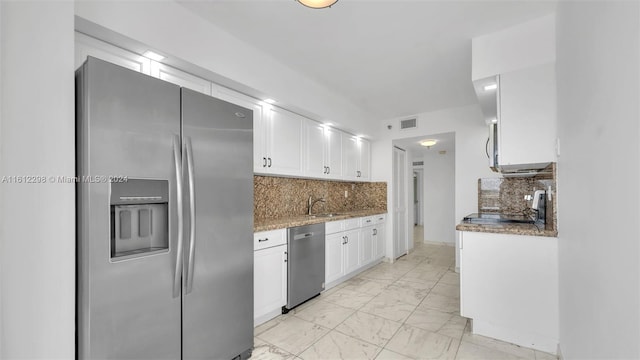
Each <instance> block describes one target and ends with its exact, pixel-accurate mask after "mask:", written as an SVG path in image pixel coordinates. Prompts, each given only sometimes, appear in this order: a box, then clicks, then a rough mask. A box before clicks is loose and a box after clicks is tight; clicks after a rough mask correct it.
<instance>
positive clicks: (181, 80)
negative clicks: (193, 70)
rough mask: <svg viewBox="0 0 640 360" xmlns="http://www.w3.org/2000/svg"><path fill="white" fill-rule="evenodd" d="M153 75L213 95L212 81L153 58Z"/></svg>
mask: <svg viewBox="0 0 640 360" xmlns="http://www.w3.org/2000/svg"><path fill="white" fill-rule="evenodd" d="M151 76H154V77H157V78H159V79H162V80H164V81H168V82H170V83H173V84H176V85H180V86H182V87H185V88H187V89H191V90H193V91H197V92H200V93H203V94H207V95H211V82H210V81H207V80H205V79H203V78H200V77H197V76H193V75H191V74H189V73H186V72H184V71H181V70H178V69H176V68H174V67H171V66H167V65H165V64H161V63H159V62H157V61H153V60H152V61H151Z"/></svg>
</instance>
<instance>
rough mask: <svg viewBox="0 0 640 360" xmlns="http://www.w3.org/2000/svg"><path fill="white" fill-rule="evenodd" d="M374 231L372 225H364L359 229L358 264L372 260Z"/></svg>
mask: <svg viewBox="0 0 640 360" xmlns="http://www.w3.org/2000/svg"><path fill="white" fill-rule="evenodd" d="M374 233H375V227H374V226H366V227H363V228H362V230H360V264H362V265H366V264H368V263H370V262H372V261H373V248H374V241H375V240H374V238H373V237H374V236H373V234H374Z"/></svg>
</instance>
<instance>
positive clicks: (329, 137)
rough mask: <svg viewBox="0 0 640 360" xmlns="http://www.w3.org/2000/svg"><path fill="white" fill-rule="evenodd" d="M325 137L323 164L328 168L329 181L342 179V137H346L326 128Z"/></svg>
mask: <svg viewBox="0 0 640 360" xmlns="http://www.w3.org/2000/svg"><path fill="white" fill-rule="evenodd" d="M324 136H325V164H326V165H327V167H328V173H329V174H328V175H329V176H328V177H329V178H330V179H342V137H343V136H346V135H344V134H343V133H342V131H340V130H336V129H332V128H326V129H325V131H324Z"/></svg>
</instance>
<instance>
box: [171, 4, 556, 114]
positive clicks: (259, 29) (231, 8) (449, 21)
mask: <svg viewBox="0 0 640 360" xmlns="http://www.w3.org/2000/svg"><path fill="white" fill-rule="evenodd" d="M178 1H179V2H180V3H181V4H182V5H183V6H184V7H186V8H187V9H189V10H191V11H193V12H195V13H196V14H198V15H199V16H202V17H203V18H204V19H206V20H208V21H210V22H211V23H213V24H215V25H216V26H218V27H220V28H222V29H224V30H226V31H228V32H229V33H230V34H232V35H234V36H235V37H237V38H239V39H240V40H242V41H244V42H246V43H249V44H251V45H253V46H255V47H256V48H258V49H260V50H261V51H262V52H264V53H267V54H269V55H271V56H273V57H274V58H276V59H277V60H278V61H280V62H282V63H283V64H286V65H287V66H288V67H290V68H292V69H293V70H295V71H297V72H299V73H302V74H303V75H305V76H307V77H309V78H311V79H313V80H315V81H316V82H318V83H320V84H322V85H324V86H325V87H327V88H329V89H331V90H332V91H333V92H335V93H336V94H338V95H339V96H343V97H345V98H347V99H349V100H350V101H351V102H352V103H353V104H355V105H356V106H358V107H360V108H362V109H363V111H364V112H365V113H367V114H368V116H369V117H370V118H371V119H372V120H378V119H389V118H394V117H400V116H406V115H412V114H417V113H421V112H427V111H433V110H439V109H444V108H449V107H455V106H464V105H469V104H472V103H475V102H476V99H475V95H474V92H473V87H472V85H471V80H470V79H471V39H472V38H473V37H476V36H478V35H483V34H487V33H491V32H494V31H497V30H500V29H503V28H506V27H509V26H512V25H515V24H518V23H522V22H525V21H527V20H530V19H534V18H537V17H540V16H544V15H546V14H549V13H552V12H554V11H555V7H556V2H555V1H528V0H521V1H514V0H512V1H505V0H502V1H481V0H466V1H455V0H448V1H442V0H441V1H428V0H423V1H419V0H413V1H402V0H393V1H391V0H387V1H364V0H340V1H338V3H336V4H335V5H334V6H333V7H332V8H328V9H322V10H315V9H309V8H306V7H304V6H302V5H300V4H298V3H296V2H295V1H293V0H209V1H192V0H178ZM291 86H295V84H291Z"/></svg>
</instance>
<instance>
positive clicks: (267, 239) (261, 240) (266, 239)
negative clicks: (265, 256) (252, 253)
mask: <svg viewBox="0 0 640 360" xmlns="http://www.w3.org/2000/svg"><path fill="white" fill-rule="evenodd" d="M263 241H269V238H264V239H258V242H263Z"/></svg>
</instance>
